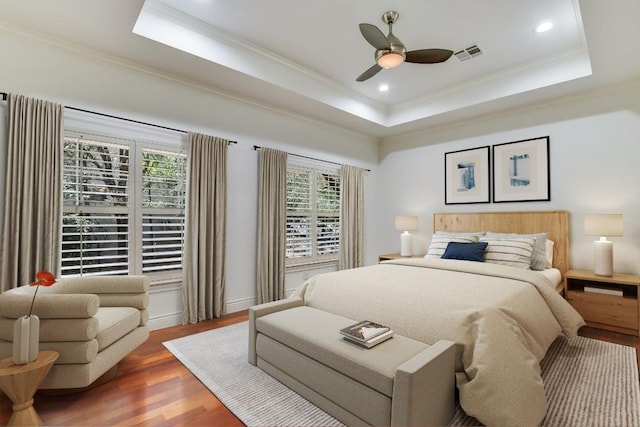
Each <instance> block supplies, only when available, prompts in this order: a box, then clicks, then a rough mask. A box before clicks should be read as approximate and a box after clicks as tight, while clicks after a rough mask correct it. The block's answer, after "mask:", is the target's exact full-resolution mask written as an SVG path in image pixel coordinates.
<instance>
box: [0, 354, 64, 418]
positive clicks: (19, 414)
mask: <svg viewBox="0 0 640 427" xmlns="http://www.w3.org/2000/svg"><path fill="white" fill-rule="evenodd" d="M56 359H58V353H57V352H55V351H48V350H47V351H41V352H40V353H39V354H38V358H37V359H36V360H34V361H33V362H30V363H27V364H25V365H15V364H14V363H13V358H12V357H7V358H6V359H2V360H0V389H2V391H4V392H5V393H6V395H7V396H9V398H10V399H11V401H12V402H13V414H12V415H11V418H9V424H8V425H10V426H41V425H42V420H41V419H40V417H39V416H38V413H37V412H36V410H35V409H34V408H33V395H34V394H35V392H36V390H38V387H40V384H42V381H43V380H44V379H45V377H46V376H47V374H48V373H49V371H50V370H51V367H52V366H53V363H54V362H55V361H56Z"/></svg>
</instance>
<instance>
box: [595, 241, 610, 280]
mask: <svg viewBox="0 0 640 427" xmlns="http://www.w3.org/2000/svg"><path fill="white" fill-rule="evenodd" d="M593 260H594V268H593V272H594V273H595V275H596V276H607V277H611V276H613V242H610V241H608V240H596V241H595V242H593Z"/></svg>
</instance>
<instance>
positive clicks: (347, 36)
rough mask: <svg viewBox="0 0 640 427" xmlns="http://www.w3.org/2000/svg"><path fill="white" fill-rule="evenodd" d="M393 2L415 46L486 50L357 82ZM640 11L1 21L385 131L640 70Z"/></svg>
mask: <svg viewBox="0 0 640 427" xmlns="http://www.w3.org/2000/svg"><path fill="white" fill-rule="evenodd" d="M387 10H395V11H397V12H399V14H400V17H399V19H398V22H396V24H395V25H394V28H393V32H394V34H395V35H396V36H397V37H398V38H400V39H401V40H402V41H403V42H404V44H405V45H406V46H407V49H408V50H414V49H425V48H432V47H437V48H446V49H450V50H453V51H458V50H461V49H464V48H466V47H469V46H471V45H474V44H476V45H478V46H479V47H480V48H481V49H482V51H483V53H482V54H481V55H479V56H477V57H474V58H472V59H469V60H467V61H460V60H458V59H457V58H456V57H455V56H452V57H451V58H450V59H449V60H448V61H446V62H444V63H441V64H410V63H404V64H401V65H400V66H399V67H398V68H394V69H388V70H382V71H381V72H380V73H378V74H377V75H376V76H374V77H373V78H371V79H369V80H367V81H365V82H356V81H355V78H356V77H357V76H358V75H360V74H361V73H362V72H363V71H365V70H366V69H367V68H369V67H370V66H371V65H373V64H374V51H375V49H374V48H373V47H372V46H371V45H369V44H368V42H367V41H366V40H364V38H363V37H362V35H361V34H360V31H359V29H358V24H359V23H361V22H366V23H371V24H374V25H376V26H377V27H378V28H380V29H381V30H382V31H383V32H384V33H385V34H386V33H387V27H386V25H385V24H384V23H383V22H382V20H381V16H382V14H383V13H384V12H386V11H387ZM638 18H640V1H638V0H610V1H602V0H582V1H580V2H578V0H535V1H533V0H529V1H514V0H486V1H482V2H479V1H473V0H402V1H400V0H350V1H347V2H345V1H344V0H322V1H320V0H317V1H313V2H312V1H299V0H298V1H296V0H269V1H265V0H146V1H143V0H56V1H50V0H2V1H0V25H4V26H9V27H12V28H16V27H17V28H19V29H21V30H23V31H24V30H26V31H29V32H37V33H39V34H41V35H45V36H47V37H49V38H53V39H55V41H56V42H62V43H66V44H71V45H75V46H78V45H79V46H82V47H86V48H90V49H92V50H97V51H100V52H102V53H104V54H107V55H110V56H115V57H118V58H122V59H123V60H126V61H129V62H135V63H137V64H140V65H142V66H145V67H148V68H151V69H154V70H158V71H161V72H163V73H167V74H170V75H172V76H179V77H181V78H184V79H187V80H190V81H194V82H197V83H198V84H200V85H205V86H209V87H212V88H214V89H216V90H218V91H222V92H225V93H227V94H230V95H233V96H237V97H240V98H243V99H247V100H250V101H252V102H258V103H260V104H263V105H267V106H269V107H272V108H277V109H280V110H285V111H288V112H292V113H296V114H303V115H305V116H309V117H312V118H315V119H319V120H323V121H328V122H331V123H333V124H336V125H339V126H342V127H345V128H348V129H351V130H354V131H357V132H361V133H364V134H367V135H372V136H376V137H388V136H392V135H396V134H400V133H405V132H410V131H414V130H417V129H423V128H427V127H430V126H440V125H443V124H447V123H450V122H452V121H458V120H465V119H469V118H471V117H476V116H478V115H484V114H490V113H493V112H496V111H503V110H506V109H510V108H516V107H522V106H524V105H527V104H530V103H538V102H545V101H548V100H550V99H552V98H555V97H558V96H564V95H570V94H572V93H575V92H579V91H583V90H587V89H591V88H595V87H598V86H603V85H608V84H611V83H615V82H618V81H622V80H627V79H631V78H634V77H638V76H640V55H637V48H636V46H635V43H636V42H637V41H638V40H640V25H638V24H637V20H638ZM542 21H551V22H552V23H553V24H554V27H553V28H552V29H551V30H550V31H548V32H546V33H541V34H538V33H536V32H535V31H534V28H535V26H536V25H538V24H539V23H540V22H542ZM382 83H385V84H387V85H388V86H389V91H387V92H379V91H378V86H379V85H380V84H382Z"/></svg>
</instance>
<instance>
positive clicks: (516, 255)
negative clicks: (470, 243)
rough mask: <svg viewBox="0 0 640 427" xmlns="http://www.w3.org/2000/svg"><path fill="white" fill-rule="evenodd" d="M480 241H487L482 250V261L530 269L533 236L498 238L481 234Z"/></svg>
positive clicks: (533, 245) (533, 243) (533, 244)
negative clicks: (484, 248)
mask: <svg viewBox="0 0 640 427" xmlns="http://www.w3.org/2000/svg"><path fill="white" fill-rule="evenodd" d="M479 241H480V242H487V243H488V245H487V249H486V250H485V252H484V261H485V262H489V263H494V264H502V265H508V266H511V267H517V268H522V269H526V270H529V269H531V256H532V255H533V249H534V247H535V243H536V239H535V238H533V237H519V238H515V237H511V238H500V237H490V236H483V237H481V238H480V239H479Z"/></svg>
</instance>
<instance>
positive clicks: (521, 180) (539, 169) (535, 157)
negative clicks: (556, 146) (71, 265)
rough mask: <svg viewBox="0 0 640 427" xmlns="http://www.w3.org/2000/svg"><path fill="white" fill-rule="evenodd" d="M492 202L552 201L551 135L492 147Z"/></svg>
mask: <svg viewBox="0 0 640 427" xmlns="http://www.w3.org/2000/svg"><path fill="white" fill-rule="evenodd" d="M492 163H493V202H494V203H504V202H535V201H549V200H551V178H550V167H549V137H548V136H543V137H539V138H532V139H523V140H520V141H514V142H506V143H504V144H497V145H494V146H493V158H492Z"/></svg>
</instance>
